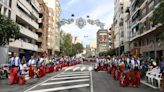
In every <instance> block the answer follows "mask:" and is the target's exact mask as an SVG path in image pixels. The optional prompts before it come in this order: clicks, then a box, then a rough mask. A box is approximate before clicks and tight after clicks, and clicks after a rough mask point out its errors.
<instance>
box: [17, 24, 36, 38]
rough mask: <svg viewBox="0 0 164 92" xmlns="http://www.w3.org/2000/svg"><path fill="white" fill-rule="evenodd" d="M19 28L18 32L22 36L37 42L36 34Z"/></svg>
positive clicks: (21, 27)
mask: <svg viewBox="0 0 164 92" xmlns="http://www.w3.org/2000/svg"><path fill="white" fill-rule="evenodd" d="M19 26H20V32H21V33H22V34H23V35H25V36H28V37H30V38H33V39H35V40H38V35H37V34H36V33H34V32H32V31H31V30H29V29H27V28H25V27H23V26H21V25H19Z"/></svg>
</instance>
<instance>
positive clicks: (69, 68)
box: [65, 66, 73, 71]
mask: <svg viewBox="0 0 164 92" xmlns="http://www.w3.org/2000/svg"><path fill="white" fill-rule="evenodd" d="M71 69H73V66H71V67H68V68H66V69H65V71H68V70H71Z"/></svg>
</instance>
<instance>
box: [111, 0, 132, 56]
mask: <svg viewBox="0 0 164 92" xmlns="http://www.w3.org/2000/svg"><path fill="white" fill-rule="evenodd" d="M129 5H130V2H129V0H115V2H114V19H113V21H114V23H113V26H114V47H115V49H116V50H117V54H122V53H124V52H127V51H128V49H129V47H128V44H129V43H128V42H129V40H128V32H129V31H128V29H127V26H128V25H127V22H126V21H125V18H126V15H127V12H126V8H127V7H128V6H129Z"/></svg>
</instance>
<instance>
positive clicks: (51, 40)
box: [44, 0, 60, 54]
mask: <svg viewBox="0 0 164 92" xmlns="http://www.w3.org/2000/svg"><path fill="white" fill-rule="evenodd" d="M44 1H45V3H46V4H47V5H48V4H50V3H51V4H52V5H53V6H48V7H49V29H48V43H47V44H48V52H49V54H54V52H55V51H60V29H59V26H58V22H59V21H60V1H59V0H44Z"/></svg>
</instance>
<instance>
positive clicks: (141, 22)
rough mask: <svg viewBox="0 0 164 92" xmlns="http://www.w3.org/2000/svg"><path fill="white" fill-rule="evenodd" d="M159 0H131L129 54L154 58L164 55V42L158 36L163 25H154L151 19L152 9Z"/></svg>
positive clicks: (157, 4)
mask: <svg viewBox="0 0 164 92" xmlns="http://www.w3.org/2000/svg"><path fill="white" fill-rule="evenodd" d="M159 3H160V0H131V6H130V13H131V19H130V21H131V28H130V37H131V38H130V50H131V54H133V55H135V56H139V54H141V55H143V56H145V57H151V58H154V59H160V58H161V56H162V55H164V42H163V41H162V40H161V39H160V38H159V36H160V33H161V32H163V30H164V26H163V25H154V24H153V22H152V21H151V17H152V16H153V11H154V10H155V8H157V7H158V6H159Z"/></svg>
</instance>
